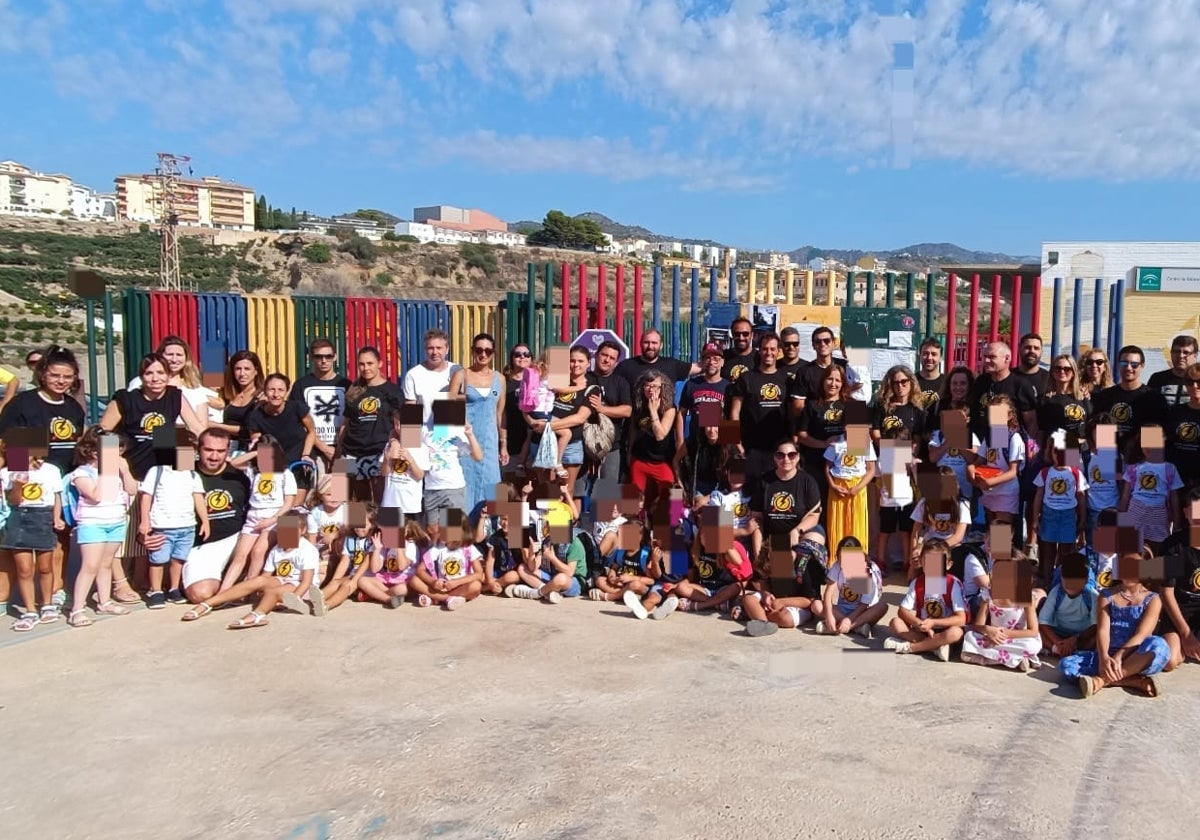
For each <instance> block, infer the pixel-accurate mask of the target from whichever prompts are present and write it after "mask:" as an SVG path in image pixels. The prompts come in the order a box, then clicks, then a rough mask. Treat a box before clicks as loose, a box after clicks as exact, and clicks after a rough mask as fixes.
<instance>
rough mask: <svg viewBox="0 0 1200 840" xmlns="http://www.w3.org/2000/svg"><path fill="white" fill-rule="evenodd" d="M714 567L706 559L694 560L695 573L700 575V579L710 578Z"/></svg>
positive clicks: (713, 572) (714, 570)
mask: <svg viewBox="0 0 1200 840" xmlns="http://www.w3.org/2000/svg"><path fill="white" fill-rule="evenodd" d="M715 572H716V569H715V568H714V567H713V564H712V563H710V562H708V561H707V560H697V561H696V574H698V575H699V576H700V580H710V579H711V578H712V577H713V575H714V574H715Z"/></svg>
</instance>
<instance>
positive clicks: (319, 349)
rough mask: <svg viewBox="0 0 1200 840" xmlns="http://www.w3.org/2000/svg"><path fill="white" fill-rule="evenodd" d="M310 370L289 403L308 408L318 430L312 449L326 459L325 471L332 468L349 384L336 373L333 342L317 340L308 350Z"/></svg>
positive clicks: (299, 382) (294, 388)
mask: <svg viewBox="0 0 1200 840" xmlns="http://www.w3.org/2000/svg"><path fill="white" fill-rule="evenodd" d="M308 356H309V358H310V359H312V370H311V371H309V372H308V373H306V374H304V376H301V377H300V378H299V379H297V380H296V384H295V385H293V386H292V393H291V394H290V395H289V397H288V399H290V400H291V401H292V402H297V403H302V404H303V405H306V406H307V407H308V415H309V416H310V417H312V421H313V427H314V428H315V429H316V430H317V443H316V446H315V447H314V448H315V449H316V450H317V452H320V453H321V456H322V457H323V458H324V459H325V465H326V467H330V466H332V464H333V448H334V444H336V443H337V433H338V429H340V428H341V427H342V417H343V415H344V414H345V413H346V389H348V388H349V387H350V380H349V379H348V378H347V377H345V376H342V375H341V374H340V373H338V372H337V371H336V370H335V367H336V366H337V349H336V348H335V347H334V346H333V342H332V341H329V340H328V339H325V338H318V339H317V340H316V341H314V342H313V343H312V344H311V345H309V348H308Z"/></svg>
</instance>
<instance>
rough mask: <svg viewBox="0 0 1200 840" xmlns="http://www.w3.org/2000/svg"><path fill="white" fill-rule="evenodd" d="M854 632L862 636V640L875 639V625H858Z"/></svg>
mask: <svg viewBox="0 0 1200 840" xmlns="http://www.w3.org/2000/svg"><path fill="white" fill-rule="evenodd" d="M854 632H855V633H857V634H858V635H860V636H862V637H863V638H864V639H872V638H874V637H875V625H873V624H860V625H858V626H857V627H855V628H854Z"/></svg>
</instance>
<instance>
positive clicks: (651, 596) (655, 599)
mask: <svg viewBox="0 0 1200 840" xmlns="http://www.w3.org/2000/svg"><path fill="white" fill-rule="evenodd" d="M662 601H663V596H662V592H660V591H659V590H657V589H652V590H650V591H649V592H647V593H646V595H645V596H644V597H643V598H642V606H643V607H645V608H646V609H647V610H652V609H654V608H655V607H657V606H658V605H659V604H661V603H662Z"/></svg>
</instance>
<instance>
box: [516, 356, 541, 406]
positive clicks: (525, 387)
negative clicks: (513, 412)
mask: <svg viewBox="0 0 1200 840" xmlns="http://www.w3.org/2000/svg"><path fill="white" fill-rule="evenodd" d="M541 388H542V375H541V373H539V372H538V369H537V368H536V367H533V366H530V367H527V368H525V370H523V371H521V386H520V393H518V394H517V406H518V407H519V408H520V409H521V411H524V412H530V411H536V410H537V406H538V391H540V390H541Z"/></svg>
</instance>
